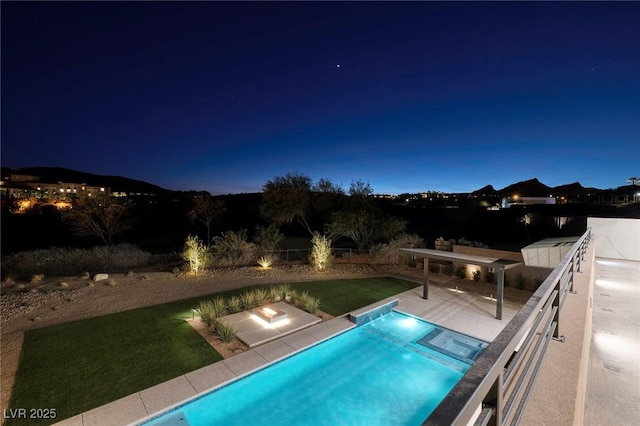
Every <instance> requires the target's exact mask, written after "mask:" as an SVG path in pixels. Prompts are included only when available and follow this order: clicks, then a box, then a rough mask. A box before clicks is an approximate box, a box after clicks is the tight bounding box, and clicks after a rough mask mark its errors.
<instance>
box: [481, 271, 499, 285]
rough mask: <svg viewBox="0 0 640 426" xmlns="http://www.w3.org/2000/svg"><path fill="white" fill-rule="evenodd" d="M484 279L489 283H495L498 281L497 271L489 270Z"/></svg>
mask: <svg viewBox="0 0 640 426" xmlns="http://www.w3.org/2000/svg"><path fill="white" fill-rule="evenodd" d="M484 280H485V281H486V282H487V283H489V284H495V283H496V274H495V272H487V276H486V277H485V278H484Z"/></svg>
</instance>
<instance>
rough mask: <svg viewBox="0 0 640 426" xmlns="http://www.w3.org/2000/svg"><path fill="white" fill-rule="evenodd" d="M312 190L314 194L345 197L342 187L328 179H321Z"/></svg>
mask: <svg viewBox="0 0 640 426" xmlns="http://www.w3.org/2000/svg"><path fill="white" fill-rule="evenodd" d="M312 190H313V191H314V192H320V193H325V194H336V195H345V192H344V189H342V186H340V185H338V184H336V183H333V182H331V180H330V179H328V178H320V179H318V182H316V183H315V184H314V185H313V188H312Z"/></svg>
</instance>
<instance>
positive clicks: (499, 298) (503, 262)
mask: <svg viewBox="0 0 640 426" xmlns="http://www.w3.org/2000/svg"><path fill="white" fill-rule="evenodd" d="M399 250H400V251H401V252H404V253H408V254H410V255H412V256H414V257H417V258H422V259H424V274H423V275H424V278H423V280H424V281H423V284H422V298H423V299H425V300H426V299H429V259H436V260H444V261H448V262H456V263H467V264H471V265H477V266H485V267H487V268H492V269H493V270H495V272H496V278H497V280H496V281H497V282H496V319H498V320H501V319H502V304H503V299H504V272H505V270H507V269H510V268H513V267H514V266H518V265H522V264H523V262H516V261H513V260H508V259H499V258H493V257H485V256H476V255H472V254H463V253H453V252H448V251H442V250H431V249H413V248H401V249H399Z"/></svg>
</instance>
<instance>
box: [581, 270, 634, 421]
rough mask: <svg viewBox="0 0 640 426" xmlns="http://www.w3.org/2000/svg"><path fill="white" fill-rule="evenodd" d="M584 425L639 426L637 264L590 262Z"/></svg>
mask: <svg viewBox="0 0 640 426" xmlns="http://www.w3.org/2000/svg"><path fill="white" fill-rule="evenodd" d="M595 263H596V264H595V285H594V290H593V333H592V338H591V350H590V356H589V368H588V376H587V394H586V402H585V417H584V423H585V425H605V424H607V425H639V424H640V262H631V261H623V260H610V259H596V262H595Z"/></svg>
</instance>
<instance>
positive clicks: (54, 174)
mask: <svg viewBox="0 0 640 426" xmlns="http://www.w3.org/2000/svg"><path fill="white" fill-rule="evenodd" d="M12 173H13V174H22V175H32V176H39V177H40V181H41V182H46V183H55V182H77V183H80V182H82V183H85V184H87V185H90V186H108V187H110V188H111V190H112V191H113V192H127V193H131V192H134V193H146V194H156V195H165V194H170V193H172V192H173V191H170V190H168V189H165V188H162V187H160V186H158V185H154V184H151V183H148V182H144V181H141V180H136V179H130V178H127V177H123V176H104V175H96V174H93V173H86V172H80V171H77V170H71V169H65V168H62V167H23V168H20V169H11V168H8V167H3V168H2V176H3V178H4V177H5V176H8V175H10V174H12Z"/></svg>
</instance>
